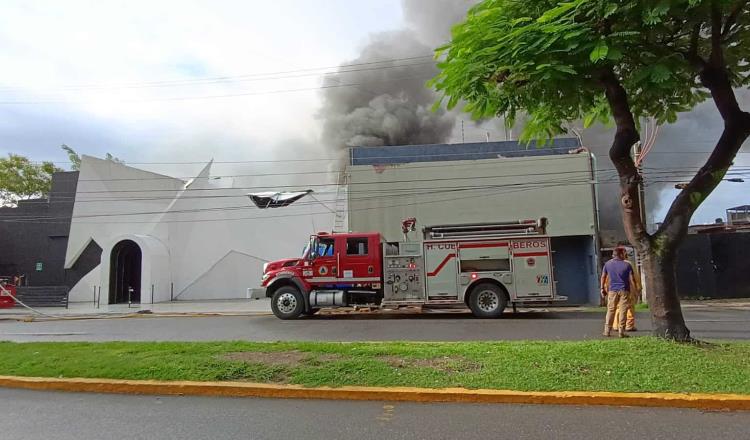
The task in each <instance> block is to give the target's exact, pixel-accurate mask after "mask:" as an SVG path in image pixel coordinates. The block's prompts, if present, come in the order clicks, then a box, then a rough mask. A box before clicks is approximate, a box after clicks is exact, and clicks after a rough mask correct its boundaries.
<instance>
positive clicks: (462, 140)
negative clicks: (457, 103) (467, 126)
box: [461, 119, 466, 144]
mask: <svg viewBox="0 0 750 440" xmlns="http://www.w3.org/2000/svg"><path fill="white" fill-rule="evenodd" d="M461 143H462V144H465V143H466V140H465V139H464V120H463V119H461Z"/></svg>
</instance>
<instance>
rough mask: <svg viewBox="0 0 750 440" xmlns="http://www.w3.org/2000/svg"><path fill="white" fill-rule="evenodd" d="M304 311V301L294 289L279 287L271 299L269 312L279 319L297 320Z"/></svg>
mask: <svg viewBox="0 0 750 440" xmlns="http://www.w3.org/2000/svg"><path fill="white" fill-rule="evenodd" d="M304 310H305V299H304V298H303V297H302V293H300V291H299V290H298V289H297V288H296V287H293V286H282V287H279V288H278V289H276V291H275V292H274V293H273V296H272V297H271V311H273V314H274V315H276V317H277V318H279V319H295V318H298V317H299V315H301V314H302V312H304Z"/></svg>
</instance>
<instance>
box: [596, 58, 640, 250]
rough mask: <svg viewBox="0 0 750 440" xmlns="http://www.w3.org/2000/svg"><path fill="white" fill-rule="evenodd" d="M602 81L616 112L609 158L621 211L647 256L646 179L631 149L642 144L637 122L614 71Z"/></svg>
mask: <svg viewBox="0 0 750 440" xmlns="http://www.w3.org/2000/svg"><path fill="white" fill-rule="evenodd" d="M599 73H600V75H599V81H600V83H601V84H602V86H603V87H604V94H605V96H606V98H607V102H608V103H609V107H610V109H611V111H612V116H613V118H614V120H615V125H616V126H617V131H616V132H615V138H614V140H613V142H612V147H611V148H610V150H609V157H610V159H611V160H612V163H613V164H614V166H615V169H616V170H617V174H618V175H619V177H620V208H621V211H622V217H623V224H624V226H625V234H626V235H627V237H628V240H630V243H631V244H632V245H633V246H635V247H636V249H637V250H638V251H639V252H646V251H647V250H648V249H649V248H650V245H651V242H650V236H649V235H648V233H647V232H646V226H645V225H644V222H643V221H642V218H641V209H640V204H639V203H638V197H640V195H639V191H638V189H639V185H640V184H641V182H642V180H643V179H642V177H641V175H640V173H638V168H636V166H635V163H633V158H632V157H631V155H630V154H631V153H630V152H631V149H632V148H633V145H634V144H635V143H636V142H638V140H639V139H640V135H639V134H638V130H637V129H636V125H635V118H633V113H632V111H631V110H630V104H629V103H628V94H627V92H626V91H625V88H624V87H623V86H622V84H621V83H620V80H619V79H618V78H617V76H616V75H615V73H614V71H613V70H612V68H611V67H607V68H604V69H602V70H601V71H600V72H599Z"/></svg>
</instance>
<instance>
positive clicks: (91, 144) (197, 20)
mask: <svg viewBox="0 0 750 440" xmlns="http://www.w3.org/2000/svg"><path fill="white" fill-rule="evenodd" d="M471 1H472V0H422V1H420V0H404V1H403V2H402V1H401V0H275V1H271V2H266V1H256V0H246V1H216V0H214V1H166V0H160V1H153V0H151V1H132V0H131V1H127V2H126V1H113V0H109V1H108V0H103V1H75V0H66V1H64V2H61V1H41V0H37V1H13V0H5V1H3V2H2V4H1V5H0V66H2V69H1V70H0V155H6V154H7V153H11V152H12V153H19V154H24V155H26V156H28V157H30V158H32V159H33V160H37V161H41V160H52V161H58V162H61V163H60V166H63V167H64V166H65V164H64V163H62V162H64V161H66V160H67V156H66V155H65V153H64V152H63V151H62V150H60V144H63V143H64V144H67V145H69V146H71V147H72V148H74V149H75V150H76V151H78V152H79V153H81V154H89V155H94V156H104V155H105V154H106V153H111V154H113V155H114V156H116V157H119V158H121V159H123V160H125V161H126V162H127V163H130V164H133V165H134V166H139V167H142V168H146V169H150V170H152V171H157V172H161V173H165V174H169V175H173V176H177V177H187V176H192V175H195V173H197V172H198V170H200V168H201V167H202V166H201V164H198V163H196V164H175V163H174V162H191V161H194V162H203V161H208V160H209V159H211V158H214V159H215V160H216V161H217V162H221V161H252V160H268V159H278V160H283V159H289V158H302V157H309V158H319V157H330V156H331V155H332V154H333V153H332V150H331V148H330V146H327V145H324V143H325V142H323V140H322V139H325V138H326V137H325V136H323V131H324V124H323V121H322V120H321V116H320V112H321V108H322V107H323V106H324V100H325V99H326V96H329V97H330V95H331V94H330V93H329V94H328V95H326V93H325V92H324V91H321V90H320V89H318V88H319V87H321V86H322V85H326V84H327V85H330V84H331V81H330V78H329V81H328V82H326V78H324V77H323V76H321V75H320V73H321V72H329V73H330V72H333V68H335V67H336V66H338V65H340V64H342V63H345V62H350V61H351V60H358V59H361V58H360V57H361V56H362V54H363V53H367V52H368V51H367V48H371V47H372V43H373V41H375V40H378V41H383V40H388V38H390V39H391V40H394V39H395V40H396V41H398V38H401V35H402V34H399V33H398V32H400V31H402V30H404V29H412V30H415V33H414V35H415V36H414V37H413V38H416V39H418V40H419V44H414V47H418V48H419V49H414V50H415V51H416V50H419V51H420V53H414V54H410V53H405V52H408V51H409V49H408V47H407V48H403V47H402V48H401V49H402V50H401V51H398V54H397V56H399V57H407V56H422V55H429V54H430V53H429V51H428V53H421V51H422V50H425V48H427V49H429V47H434V46H435V45H437V44H439V42H440V41H441V38H443V37H444V36H445V35H447V30H448V27H449V24H450V20H449V21H445V18H446V17H448V18H450V19H451V20H453V17H456V16H460V14H459V15H456V10H458V11H459V12H460V11H461V10H462V9H461V8H465V7H466V5H468V4H469V3H471ZM444 11H445V12H444ZM388 32H390V34H388V35H390V36H389V37H387V38H384V37H383V35H385V33H388ZM403 35H405V36H407V37H409V38H412V37H411V36H409V35H411V34H403ZM404 42H405V43H406V40H404ZM395 56H396V55H394V57H395ZM319 68H327V69H319ZM304 69H307V70H304ZM310 69H317V70H310ZM363 78H368V77H366V76H363ZM358 87H360V88H361V89H363V90H364V91H365V92H367V91H368V90H373V89H375V90H378V87H380V86H378V85H372V86H367V87H365V86H358ZM328 90H331V89H328ZM336 90H338V89H336ZM360 91H361V90H360ZM378 92H379V93H380V90H378ZM334 95H335V93H334ZM420 105H422V104H420ZM456 117H457V118H458V119H457V120H460V119H464V120H466V121H468V120H469V117H468V116H465V115H457V116H456ZM703 121H704V119H703V118H699V119H697V120H695V118H693V120H691V118H690V117H689V116H688V117H685V118H683V119H681V123H682V124H683V125H681V126H680V127H683V128H684V127H689V128H690V130H692V131H690V136H691V137H693V138H694V137H695V133H703V132H704V131H705V133H704V134H705V135H706V139H709V138H710V137H711V136H713V135H714V131H715V127H716V126H717V125H716V123H717V122H718V121H713V122H711V124H713V125H711V124H708V123H705V124H704V122H703ZM459 125H460V124H459ZM709 125H711V127H709ZM485 128H487V127H486V126H484V127H483V128H479V127H477V126H475V125H474V124H471V123H467V124H466V127H465V133H464V135H463V137H464V139H466V140H467V141H474V142H476V141H482V140H484V139H485V136H486V133H487V131H486V130H485ZM704 128H705V129H704ZM488 130H490V135H491V136H492V138H493V139H494V140H498V139H502V136H503V133H500V132H499V131H498V130H497V127H495V128H494V129H493V128H492V127H489V128H488ZM686 132H687V131H684V130H683V129H678V130H674V129H672V134H673V135H675V134H676V135H679V134H680V133H683V134H684V133H686ZM664 133H666V134H665V135H664V137H660V138H658V139H657V144H656V146H655V148H654V155H653V156H652V158H651V159H649V160H651V161H652V163H654V162H653V161H654V159H655V158H658V157H659V156H658V155H659V154H669V152H665V151H664V148H667V149H668V148H669V145H671V144H674V138H673V137H672V138H670V137H669V133H670V130H669V129H665V130H664ZM461 139H462V137H461V134H460V130H458V129H455V128H454V130H453V132H452V133H451V134H450V136H449V138H448V141H450V142H460V141H461ZM667 139H670V140H669V142H667ZM605 141H606V139H605ZM679 142H684V141H679ZM679 142H678V143H679ZM690 142H693V144H695V141H694V140H693V141H690ZM665 145H666V146H665ZM706 145H707V146H706V147H705V148H704V147H703V141H701V145H697V146H696V145H692V146H691V148H692V149H693V150H695V151H693V152H691V153H689V154H690V156H688V157H689V160H687V159H686V163H687V162H690V163H691V164H692V163H696V164H697V163H698V162H699V161H700V160H702V157H701V156H700V153H698V152H699V151H705V150H708V149H710V143H706ZM696 151H698V152H696ZM744 151H745V152H747V151H748V149H747V147H745V149H744ZM662 157H666V156H662ZM607 161H608V158H606V157H601V158H600V162H607ZM142 162H171V163H161V164H150V165H145V164H140V163H142ZM660 163H661V162H660ZM737 163H738V165H744V166H748V165H750V155H748V154H744V155H740V158H739V159H738V162H737ZM268 167H270V165H268V164H266V165H263V164H242V165H239V164H231V165H229V164H217V165H216V166H215V168H214V173H218V174H221V173H225V174H230V173H235V174H242V173H254V172H257V171H261V170H263V171H265V170H267V169H268ZM277 169H278V166H277ZM282 171H283V170H282ZM748 186H750V183H748V182H745V183H722V184H721V185H720V187H719V189H717V191H716V192H715V193H714V194H712V195H711V196H710V197H709V199H708V200H707V201H706V202H705V203H704V206H702V207H701V208H700V210H699V211H698V213H696V216H695V217H694V221H695V222H712V221H713V219H714V218H715V217H721V216H723V215H724V210H725V209H726V208H727V207H730V206H735V205H741V204H750V200H749V199H748V196H747V194H749V193H750V191H748ZM657 194H658V196H654V197H652V198H653V199H655V200H652V201H651V202H652V203H653V206H654V209H653V211H654V212H653V214H652V217H653V218H652V219H650V221H652V222H653V221H658V219H659V218H660V217H662V216H663V214H664V212H665V210H666V208H667V206H668V201H669V199H670V198H672V197H674V195H675V194H676V191H674V190H671V189H669V188H665V189H663V190H661V191H659V192H658V193H657Z"/></svg>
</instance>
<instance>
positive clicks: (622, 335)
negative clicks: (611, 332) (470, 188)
mask: <svg viewBox="0 0 750 440" xmlns="http://www.w3.org/2000/svg"><path fill="white" fill-rule="evenodd" d="M618 334H619V335H620V337H621V338H629V337H630V336H628V335H626V334H625V333H618Z"/></svg>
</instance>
